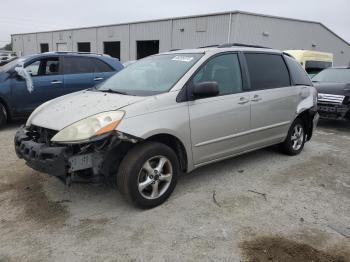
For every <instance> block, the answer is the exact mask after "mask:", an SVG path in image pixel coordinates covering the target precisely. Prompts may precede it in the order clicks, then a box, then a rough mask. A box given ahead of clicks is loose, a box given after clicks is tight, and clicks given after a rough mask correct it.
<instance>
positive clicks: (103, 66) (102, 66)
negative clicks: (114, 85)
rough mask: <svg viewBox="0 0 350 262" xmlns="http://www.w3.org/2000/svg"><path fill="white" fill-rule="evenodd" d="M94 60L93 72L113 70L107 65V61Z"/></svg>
mask: <svg viewBox="0 0 350 262" xmlns="http://www.w3.org/2000/svg"><path fill="white" fill-rule="evenodd" d="M94 61H95V72H113V71H114V70H113V68H112V67H111V66H109V65H108V64H107V63H105V62H103V61H101V60H99V59H94Z"/></svg>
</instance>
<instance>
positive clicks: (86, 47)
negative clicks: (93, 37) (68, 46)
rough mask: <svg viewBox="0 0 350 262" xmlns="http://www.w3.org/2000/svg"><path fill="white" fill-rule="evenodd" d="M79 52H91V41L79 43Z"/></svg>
mask: <svg viewBox="0 0 350 262" xmlns="http://www.w3.org/2000/svg"><path fill="white" fill-rule="evenodd" d="M78 52H84V53H85V52H86V53H90V52H91V44H90V42H80V43H78Z"/></svg>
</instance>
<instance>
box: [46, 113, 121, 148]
mask: <svg viewBox="0 0 350 262" xmlns="http://www.w3.org/2000/svg"><path fill="white" fill-rule="evenodd" d="M124 114H125V112H124V111H111V112H104V113H100V114H97V115H93V116H90V117H88V118H85V119H83V120H80V121H78V122H75V123H74V124H72V125H70V126H68V127H65V128H64V129H62V130H61V131H60V132H58V133H57V134H56V135H55V136H54V137H53V138H52V139H51V141H52V142H57V143H76V142H78V141H87V140H89V139H90V138H93V137H95V136H99V135H103V134H106V133H108V132H111V131H113V130H114V129H115V128H116V127H117V126H118V124H119V123H120V121H121V120H122V119H123V117H124Z"/></svg>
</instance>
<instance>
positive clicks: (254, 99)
mask: <svg viewBox="0 0 350 262" xmlns="http://www.w3.org/2000/svg"><path fill="white" fill-rule="evenodd" d="M260 100H262V98H261V97H260V96H258V95H255V96H254V97H253V98H252V99H251V101H253V102H259V101H260Z"/></svg>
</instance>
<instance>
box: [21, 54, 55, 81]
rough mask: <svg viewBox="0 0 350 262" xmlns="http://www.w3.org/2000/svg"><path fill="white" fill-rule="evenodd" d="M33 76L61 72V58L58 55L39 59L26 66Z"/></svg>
mask: <svg viewBox="0 0 350 262" xmlns="http://www.w3.org/2000/svg"><path fill="white" fill-rule="evenodd" d="M25 69H26V70H27V72H28V73H29V74H30V75H31V76H33V77H34V76H45V75H57V74H58V73H59V60H58V58H57V57H52V58H45V59H41V60H37V61H35V62H33V63H31V64H29V65H27V66H26V67H25Z"/></svg>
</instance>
